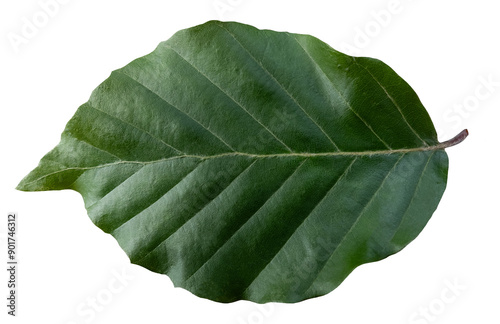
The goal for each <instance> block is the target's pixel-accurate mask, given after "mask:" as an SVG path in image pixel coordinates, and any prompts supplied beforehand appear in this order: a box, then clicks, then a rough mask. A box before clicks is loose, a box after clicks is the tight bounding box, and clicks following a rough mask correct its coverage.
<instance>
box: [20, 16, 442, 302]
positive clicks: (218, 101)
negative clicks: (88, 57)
mask: <svg viewBox="0 0 500 324" xmlns="http://www.w3.org/2000/svg"><path fill="white" fill-rule="evenodd" d="M290 62H293V64H290ZM228 121H230V123H228ZM448 145H449V143H442V144H440V143H439V142H438V141H437V135H436V132H435V129H434V127H433V125H432V121H431V120H430V118H429V115H428V114H427V112H426V111H425V108H424V107H423V106H422V104H421V102H420V101H419V99H418V97H417V95H416V94H415V93H414V91H413V90H412V89H411V88H410V86H409V85H408V84H407V83H406V82H405V81H404V80H402V79H401V78H400V77H399V76H398V75H397V74H396V73H395V72H394V71H393V70H392V69H391V68H389V67H388V66H387V65H385V64H384V63H382V62H380V61H378V60H375V59H369V58H352V57H349V56H347V55H345V54H342V53H339V52H337V51H335V50H333V49H332V48H330V47H329V46H328V45H326V44H325V43H323V42H321V41H320V40H318V39H316V38H314V37H312V36H308V35H298V34H289V33H279V32H274V31H268V30H257V29H255V28H253V27H251V26H247V25H242V24H238V23H222V22H215V21H214V22H208V23H206V24H204V25H200V26H196V27H193V28H190V29H187V30H183V31H180V32H178V33H177V34H176V35H174V36H173V37H172V38H171V39H170V40H168V41H166V42H164V43H161V44H160V45H159V46H158V47H157V49H156V50H155V51H154V52H152V53H150V54H148V55H146V56H145V57H142V58H139V59H137V60H135V61H133V62H131V63H130V64H129V65H127V66H125V67H124V68H122V69H120V70H117V71H114V72H113V73H112V74H111V76H110V77H109V78H108V79H107V80H105V81H104V82H103V83H102V84H101V85H100V86H99V87H98V88H97V89H96V90H94V92H93V93H92V95H91V97H90V99H89V102H88V103H86V104H84V105H82V106H81V107H80V108H79V109H78V110H77V113H76V114H75V116H74V117H73V118H72V119H71V120H70V122H69V123H68V125H67V126H66V129H65V131H64V132H63V135H62V139H61V143H60V144H59V145H58V146H57V147H56V148H55V149H54V150H52V151H51V152H49V153H48V154H47V155H46V156H45V157H44V158H42V160H41V162H40V164H39V166H38V167H37V168H36V169H35V170H33V171H32V172H31V173H30V174H29V175H28V176H27V177H26V178H25V179H23V181H21V183H20V184H19V186H18V188H19V189H20V190H28V191H33V190H59V189H73V190H76V191H78V192H80V193H81V194H82V197H83V198H84V200H85V206H86V208H87V211H88V214H89V217H90V218H91V220H92V221H93V222H94V223H95V224H96V225H97V226H98V227H100V228H101V229H102V230H103V231H105V232H107V233H110V234H111V235H113V236H114V237H115V238H116V240H117V241H118V243H119V244H120V246H121V247H122V249H123V250H124V251H125V252H126V253H127V255H128V256H129V257H130V259H131V262H133V263H136V264H139V265H141V266H143V267H146V268H148V269H150V270H152V271H155V272H159V273H164V274H167V275H169V276H170V278H171V279H172V281H173V282H174V284H175V285H176V286H180V287H184V288H186V289H188V290H190V291H191V292H193V293H194V294H196V295H198V296H200V297H204V298H209V299H212V300H216V301H220V302H232V301H235V300H239V299H248V300H252V301H256V302H261V303H262V302H268V301H280V302H297V301H300V300H304V299H307V298H312V297H316V296H320V295H324V294H326V293H328V292H330V291H331V290H333V289H335V287H337V286H338V285H339V284H340V283H341V282H342V281H343V280H344V279H345V278H346V277H347V276H348V274H349V273H350V272H351V271H352V270H353V269H354V268H356V267H357V266H359V265H360V264H363V263H367V262H373V261H377V260H381V259H383V258H385V257H387V256H389V255H391V254H394V253H396V252H397V251H399V250H401V249H402V248H404V246H406V245H407V244H408V243H409V242H411V241H412V240H413V239H414V238H415V237H416V236H417V235H418V233H419V232H420V231H421V230H422V229H423V227H424V226H425V224H426V223H427V221H428V220H429V218H430V216H431V215H432V213H433V211H434V210H435V208H436V207H437V204H438V202H439V200H440V198H441V196H442V194H443V192H444V190H445V187H446V177H447V168H448V160H447V156H446V153H445V152H444V149H445V148H446V147H448ZM387 201H390V202H391V203H390V204H387ZM330 237H333V239H332V240H330V239H329V238H330ZM327 238H328V239H327ZM304 260H305V261H304Z"/></svg>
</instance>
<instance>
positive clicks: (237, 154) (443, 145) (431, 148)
mask: <svg viewBox="0 0 500 324" xmlns="http://www.w3.org/2000/svg"><path fill="white" fill-rule="evenodd" d="M449 146H450V145H449V144H448V143H447V142H443V143H439V144H437V145H433V146H425V147H414V148H405V149H395V150H379V151H360V152H344V151H343V152H320V153H307V152H304V153H277V154H252V153H244V152H227V153H221V154H216V155H191V154H185V155H176V156H172V157H169V158H164V159H160V160H154V161H124V160H120V161H116V162H112V163H106V164H100V165H96V166H89V167H69V168H64V169H61V170H57V171H54V172H51V173H48V174H45V175H43V176H41V177H39V178H37V179H35V180H32V181H30V182H28V183H26V184H25V185H30V184H32V183H34V182H37V181H39V180H41V179H44V178H47V177H49V176H51V175H55V174H58V173H61V172H65V171H70V170H84V171H85V170H92V169H99V168H105V167H110V166H114V165H120V164H141V165H147V164H153V163H160V162H166V161H171V160H177V159H185V158H192V159H199V160H200V161H205V160H211V159H217V158H223V157H231V156H232V157H247V158H253V159H269V158H293V157H302V158H313V157H334V156H374V155H390V154H406V153H411V152H425V151H437V150H444V149H445V148H447V147H449Z"/></svg>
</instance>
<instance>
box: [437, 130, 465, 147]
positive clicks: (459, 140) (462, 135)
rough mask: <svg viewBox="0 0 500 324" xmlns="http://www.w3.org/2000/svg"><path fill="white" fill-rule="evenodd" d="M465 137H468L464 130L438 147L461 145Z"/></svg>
mask: <svg viewBox="0 0 500 324" xmlns="http://www.w3.org/2000/svg"><path fill="white" fill-rule="evenodd" d="M467 136H469V131H468V130H466V129H464V130H463V131H461V132H460V133H459V134H458V135H457V136H455V137H453V138H452V139H450V140H447V141H446V142H443V143H440V144H439V146H441V147H442V148H448V147H452V146H455V145H457V144H460V143H462V142H463V141H464V139H466V138H467Z"/></svg>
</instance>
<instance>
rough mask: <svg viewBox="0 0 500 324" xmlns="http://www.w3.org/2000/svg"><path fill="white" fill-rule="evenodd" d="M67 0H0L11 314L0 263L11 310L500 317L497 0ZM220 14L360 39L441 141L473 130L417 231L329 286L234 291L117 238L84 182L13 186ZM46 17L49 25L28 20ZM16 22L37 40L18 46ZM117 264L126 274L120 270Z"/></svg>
mask: <svg viewBox="0 0 500 324" xmlns="http://www.w3.org/2000/svg"><path fill="white" fill-rule="evenodd" d="M54 1H55V0H54ZM41 2H42V3H45V2H50V1H49V0H41ZM63 2H64V4H63ZM56 4H58V5H57V8H55V7H52V12H51V16H48V15H47V14H44V11H43V9H42V6H41V5H40V2H39V1H33V0H29V1H28V0H25V1H6V0H3V1H2V2H1V4H0V26H1V27H0V28H1V30H0V48H1V52H0V53H1V59H0V82H1V84H0V89H1V94H0V114H1V117H0V120H1V128H0V132H1V133H0V139H1V140H0V141H1V142H0V143H1V160H0V161H1V162H0V163H1V168H0V186H1V187H0V190H1V192H0V215H2V216H1V217H0V233H1V234H0V241H1V242H0V243H1V244H0V260H1V262H2V266H1V268H0V269H3V268H4V265H5V263H6V253H4V252H6V250H7V248H6V236H5V232H6V223H7V221H6V215H7V213H8V212H11V211H15V212H18V213H19V223H18V240H19V248H18V252H19V260H20V263H19V268H20V270H19V273H18V280H19V283H20V285H19V296H18V298H19V300H18V303H19V305H18V307H19V308H18V316H17V317H16V318H11V317H9V316H7V315H6V313H7V308H6V307H5V306H4V305H6V299H4V296H5V298H6V295H7V287H6V285H7V276H6V275H7V273H6V271H2V273H1V275H0V296H1V297H2V299H1V300H2V301H1V302H0V322H1V323H55V324H69V323H72V324H74V323H77V324H80V323H139V322H140V323H178V322H186V323H218V324H220V323H238V324H239V323H303V322H306V321H307V322H315V323H343V324H350V323H384V324H392V323H394V324H395V323H418V324H425V323H442V324H444V323H454V324H457V323H458V324H460V323H500V312H499V311H498V307H499V304H500V276H499V274H500V262H498V260H499V257H500V254H499V247H500V235H498V233H499V231H500V217H499V216H500V212H499V208H498V200H499V199H500V198H499V195H498V194H499V188H498V184H499V183H500V176H499V172H498V163H497V157H498V155H499V154H498V145H499V144H498V143H499V136H498V134H499V127H498V123H499V120H500V113H499V108H500V102H499V101H500V84H499V83H500V46H499V41H498V40H499V32H500V19H499V18H498V14H499V11H500V10H499V9H500V6H499V5H498V4H497V3H496V2H495V1H491V0H475V1H451V0H442V1H430V0H413V1H410V0H400V1H392V2H391V1H390V0H376V1H374V0H370V1H368V0H363V1H361V0H360V1H352V0H349V1H347V0H341V1H290V0H287V1H283V0H279V1H261V0H258V1H257V0H252V1H250V0H220V1H219V0H204V1H201V0H200V1H183V2H181V1H160V0H158V1H153V0H143V1H123V0H121V1H118V0H114V1H102V0H101V1H97V0H85V1H83V0H66V1H62V0H59V2H56ZM216 6H218V8H219V9H217V8H216ZM56 9H57V10H56ZM49 11H50V10H49ZM47 17H48V18H47ZM44 18H47V19H44ZM211 19H219V20H234V21H239V22H243V23H248V24H251V25H254V26H256V27H259V28H266V29H274V30H280V31H290V32H296V33H306V34H312V35H315V36H317V37H319V38H320V39H322V40H323V41H325V42H326V43H328V44H330V45H331V46H332V47H334V48H337V49H339V50H342V51H344V52H347V53H349V54H354V55H358V56H371V57H376V58H379V59H381V60H383V61H384V62H386V63H387V64H389V65H390V66H391V67H392V68H394V69H395V70H396V71H397V72H398V73H399V74H400V75H401V76H402V77H403V78H404V79H405V80H406V81H408V82H409V83H410V84H411V85H412V87H413V88H414V89H415V91H416V92H417V93H418V94H419V96H420V98H421V100H422V101H423V103H424V105H425V106H426V107H427V110H428V111H429V113H430V115H431V117H432V119H433V121H434V123H435V126H436V129H438V130H439V133H440V140H446V139H448V138H451V137H453V136H454V135H455V134H457V133H458V132H459V131H460V130H462V129H463V128H468V129H469V131H470V134H471V135H470V136H469V138H468V139H467V140H466V141H465V142H464V143H462V144H461V145H460V146H457V147H453V148H450V149H448V150H447V151H448V154H449V158H450V171H449V181H448V188H447V190H446V192H445V194H444V197H443V199H442V201H441V203H440V205H439V207H438V209H437V211H436V212H435V213H434V215H433V218H432V219H431V221H430V222H429V224H428V225H427V227H426V228H425V229H424V231H423V232H422V234H421V235H420V236H419V237H418V238H417V239H416V240H415V241H414V242H413V243H411V244H410V245H409V246H408V247H407V248H406V249H404V250H403V251H402V252H400V253H399V254H396V255H394V256H391V257H389V258H388V259H386V260H383V261H381V262H377V263H373V264H368V265H363V266H361V267H359V268H358V269H356V270H355V271H354V272H353V273H352V274H351V275H350V276H349V277H348V278H347V279H346V280H345V282H344V283H343V284H342V285H341V286H340V287H339V288H337V289H336V290H335V291H333V292H332V293H330V294H328V295H326V296H324V297H320V298H316V299H313V300H308V301H304V302H301V303H298V304H293V305H286V304H268V305H266V306H258V305H257V304H254V303H251V302H247V301H240V302H236V303H233V304H227V305H225V304H218V303H215V302H211V301H208V300H204V299H200V298H197V297H195V296H193V295H191V294H190V293H189V292H187V291H185V290H183V289H175V288H173V285H172V283H171V281H170V279H169V278H168V277H167V276H164V275H158V274H154V273H151V272H149V271H147V270H145V269H143V268H141V267H138V266H135V265H131V264H130V263H129V261H128V258H127V257H126V255H125V253H124V252H122V250H121V249H120V248H119V246H118V244H117V243H116V242H115V240H114V239H113V238H112V237H111V236H109V235H106V234H104V233H103V232H101V230H99V229H98V228H97V227H95V226H94V225H93V224H92V223H91V221H90V220H89V218H88V217H87V215H86V212H85V209H84V206H83V201H82V199H81V197H80V196H79V194H77V193H76V192H73V191H62V192H40V193H23V192H18V191H16V190H15V189H14V188H15V186H16V185H17V183H18V182H19V181H20V180H21V179H22V178H23V177H24V176H25V175H26V174H27V173H28V172H29V171H30V170H31V169H33V168H34V167H35V166H36V164H37V163H38V160H39V159H40V158H41V157H42V156H43V155H44V154H45V153H46V152H48V151H49V150H50V149H52V148H53V147H54V146H55V145H56V144H57V143H58V141H59V136H60V133H61V132H62V130H63V128H64V125H65V124H66V122H67V121H68V120H69V119H70V117H71V116H72V115H73V114H74V112H75V111H76V109H77V107H78V106H79V105H80V104H82V103H84V102H85V101H87V99H88V97H89V95H90V93H91V91H92V90H93V89H94V88H95V87H96V86H97V85H98V84H99V83H101V82H102V81H103V80H104V79H105V78H107V77H108V75H109V73H110V72H111V71H112V70H114V69H117V68H120V67H122V66H124V65H125V64H127V63H128V62H130V61H131V60H133V59H135V58H137V57H139V56H143V55H145V54H147V53H149V52H151V51H152V50H153V49H154V48H155V47H156V45H157V44H158V43H159V42H160V41H163V40H166V39H168V38H169V37H170V36H171V35H172V34H173V33H174V32H176V31H177V30H179V29H183V28H187V27H191V26H194V25H198V24H200V23H203V22H205V21H207V20H211ZM33 20H36V23H37V24H38V25H39V26H40V27H36V30H29V28H28V29H27V27H26V25H27V24H29V23H30V22H33ZM16 37H17V42H19V39H20V37H23V38H24V40H23V41H22V43H17V45H16V42H15V41H13V39H14V38H16ZM488 79H489V80H490V81H487V80H488ZM485 82H490V83H491V84H490V86H489V88H487V87H485V86H484V83H485ZM4 260H5V261H4ZM5 267H6V266H5ZM116 273H119V274H120V276H122V277H123V276H125V278H122V279H121V281H120V280H117V279H116V277H117V275H116ZM450 287H452V288H450ZM93 299H95V300H97V301H96V302H95V303H96V304H95V305H94V307H95V308H92V300H93ZM96 309H97V310H96Z"/></svg>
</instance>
